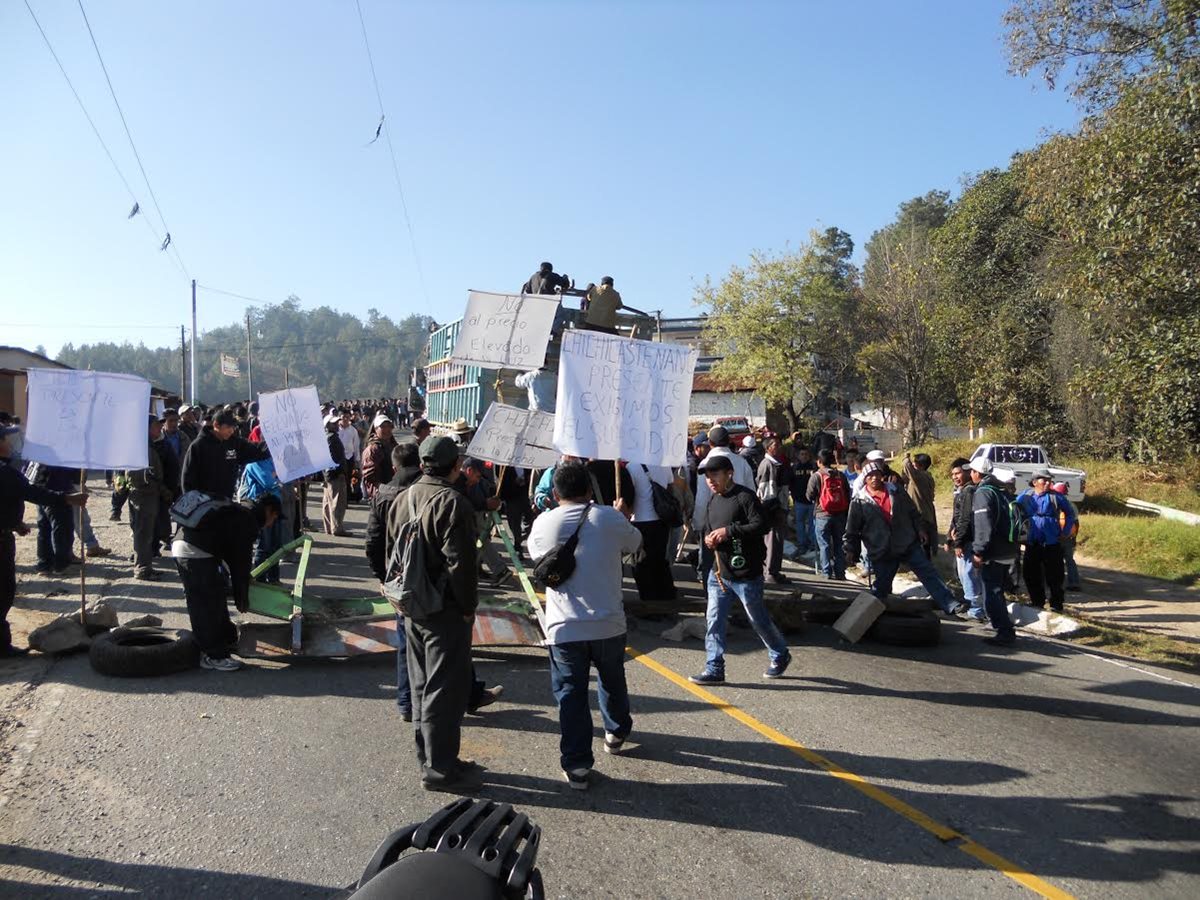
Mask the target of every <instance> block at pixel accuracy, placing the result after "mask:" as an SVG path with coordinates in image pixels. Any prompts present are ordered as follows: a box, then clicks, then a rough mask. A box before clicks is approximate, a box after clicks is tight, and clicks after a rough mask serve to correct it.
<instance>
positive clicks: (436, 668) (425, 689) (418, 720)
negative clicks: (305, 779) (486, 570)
mask: <svg viewBox="0 0 1200 900" xmlns="http://www.w3.org/2000/svg"><path fill="white" fill-rule="evenodd" d="M420 456H421V472H422V474H421V477H420V478H418V479H417V480H416V481H415V482H414V483H413V484H412V485H411V486H409V487H408V488H407V489H405V491H404V492H403V493H401V494H399V495H398V496H397V497H396V499H395V500H394V501H393V503H392V508H391V510H390V511H389V513H388V545H389V547H390V545H391V544H392V543H393V542H394V541H395V540H396V538H397V536H398V535H399V534H400V530H401V528H402V527H403V526H404V525H406V524H407V523H408V522H409V521H411V519H412V518H413V517H415V518H416V519H417V520H418V522H419V529H420V536H421V539H422V541H423V543H424V545H425V549H426V554H427V555H426V560H425V562H426V565H427V567H428V570H429V575H430V578H431V580H432V582H433V583H434V584H440V585H442V586H443V587H442V589H441V590H442V596H441V605H440V608H439V609H438V611H437V612H434V613H430V614H429V615H425V616H420V617H417V616H414V615H406V616H405V617H404V622H405V629H404V630H405V640H406V644H405V648H406V650H407V653H408V678H409V685H410V688H411V691H412V721H413V728H414V730H415V737H416V742H417V759H418V760H419V762H420V764H421V770H422V772H421V783H422V785H423V786H424V787H425V789H426V790H430V791H447V792H449V793H459V794H467V793H474V792H475V791H478V790H479V788H480V787H481V786H482V780H481V778H480V775H479V770H478V767H477V766H475V765H474V764H472V763H466V762H464V761H463V760H461V759H459V757H458V751H459V747H460V744H461V737H462V720H463V716H464V715H466V712H467V703H468V700H469V697H470V692H471V631H472V629H473V627H474V623H475V607H476V605H477V604H478V596H477V594H478V586H479V585H478V578H479V570H478V565H479V563H478V560H477V558H476V548H475V514H474V510H473V509H472V507H471V502H470V501H469V500H468V499H467V498H466V497H465V496H463V494H462V493H461V492H459V491H458V490H456V489H455V487H454V482H455V480H456V479H457V478H458V475H459V472H460V471H461V470H462V461H461V460H460V458H459V448H458V444H456V443H455V442H454V441H453V440H452V439H451V438H448V437H428V438H426V439H425V440H424V441H423V442H422V443H421V448H420Z"/></svg>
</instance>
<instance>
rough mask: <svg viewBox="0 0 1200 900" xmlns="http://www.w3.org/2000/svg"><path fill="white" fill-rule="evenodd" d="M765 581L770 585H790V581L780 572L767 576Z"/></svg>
mask: <svg viewBox="0 0 1200 900" xmlns="http://www.w3.org/2000/svg"><path fill="white" fill-rule="evenodd" d="M767 581H769V582H771V584H791V583H792V579H790V578H788V577H787V576H786V575H784V574H783V573H782V572H772V573H770V574H769V575H768V576H767Z"/></svg>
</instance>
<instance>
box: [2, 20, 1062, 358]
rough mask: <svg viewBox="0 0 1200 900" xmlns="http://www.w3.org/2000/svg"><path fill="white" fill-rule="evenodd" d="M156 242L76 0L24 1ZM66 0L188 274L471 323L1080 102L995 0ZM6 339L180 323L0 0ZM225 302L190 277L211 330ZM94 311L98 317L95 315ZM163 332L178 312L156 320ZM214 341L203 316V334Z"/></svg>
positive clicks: (868, 209)
mask: <svg viewBox="0 0 1200 900" xmlns="http://www.w3.org/2000/svg"><path fill="white" fill-rule="evenodd" d="M29 2H30V4H31V5H32V7H33V9H34V11H35V12H36V13H37V16H38V18H39V20H40V21H41V23H42V26H43V27H44V28H45V29H46V32H47V34H48V36H49V38H50V40H51V42H52V43H53V44H54V47H55V50H56V51H57V52H58V55H59V57H60V59H61V60H62V62H63V65H64V66H65V67H66V69H67V72H68V74H69V75H70V76H71V78H72V80H73V82H74V83H75V86H76V89H77V90H78V91H79V93H80V95H81V97H82V98H83V101H84V103H85V105H86V106H87V108H88V111H89V112H90V113H91V115H92V117H93V119H94V120H95V121H96V124H97V126H98V128H99V129H100V132H101V133H102V134H103V136H104V138H105V141H106V142H107V143H108V146H109V148H110V149H111V150H112V152H113V155H114V156H115V158H116V160H117V162H118V164H119V166H120V168H121V170H122V171H123V173H124V175H125V177H126V178H127V179H128V180H129V182H130V184H131V185H132V186H133V188H134V191H135V193H136V196H137V199H138V201H139V202H140V204H141V208H142V210H143V214H144V215H146V216H147V217H148V218H149V221H150V222H151V224H153V225H154V227H155V229H157V230H158V231H160V232H161V230H162V228H161V224H160V223H159V221H158V216H157V213H156V212H155V210H154V204H153V202H152V201H151V199H150V196H149V194H148V193H147V191H146V189H145V187H144V185H143V184H142V181H141V176H140V174H139V172H138V169H137V165H136V163H135V161H134V158H133V154H132V152H131V150H130V148H129V144H128V142H127V140H126V138H125V135H124V132H123V131H122V128H121V124H120V120H119V118H118V116H117V113H116V110H115V107H114V105H113V102H112V99H111V97H110V96H109V94H108V89H107V87H106V85H105V82H104V77H103V74H102V72H101V70H100V67H99V63H98V62H97V60H96V56H95V52H94V50H93V49H92V46H91V43H90V40H89V38H88V34H87V30H86V28H85V26H84V22H83V18H82V16H81V15H80V11H79V7H78V5H77V4H76V3H75V2H70V0H29ZM362 3H363V6H362V9H363V14H364V17H365V19H366V23H367V29H368V34H369V37H370V39H371V47H372V51H373V53H374V57H375V64H376V69H377V72H378V76H379V81H380V86H381V89H382V92H383V99H384V103H385V107H386V110H387V113H388V120H387V122H388V127H389V129H390V132H391V137H392V142H393V145H394V147H395V150H396V158H397V162H398V164H399V169H400V174H401V178H402V181H403V185H404V189H405V193H406V196H407V202H408V210H409V213H410V216H411V222H412V227H413V232H414V235H415V242H416V247H417V252H418V254H419V258H420V263H421V269H422V270H423V272H424V284H425V287H424V289H422V285H421V279H420V278H419V276H418V271H417V266H416V264H415V263H414V256H413V251H412V247H411V245H410V242H409V236H408V232H407V230H406V227H405V224H404V219H403V215H402V213H401V208H400V202H399V195H398V192H397V189H396V185H395V181H394V178H393V175H392V168H391V161H390V158H389V156H388V150H387V145H386V143H385V142H384V140H383V139H381V140H380V141H379V142H377V143H375V144H374V145H371V146H365V145H366V144H367V142H368V141H369V140H370V138H371V136H372V135H373V134H374V131H375V127H376V125H377V123H378V118H379V113H378V104H377V101H376V98H375V90H374V87H373V85H372V81H371V73H370V70H369V68H368V64H367V57H366V53H365V50H364V48H363V40H362V33H361V30H360V27H359V21H358V15H357V12H356V10H355V5H354V3H353V0H349V2H347V0H331V2H281V0H275V2H248V0H240V2H224V0H206V2H184V0H172V2H170V3H158V4H151V3H144V2H136V3H135V2H126V0H121V2H117V0H104V2H102V0H90V2H89V0H84V8H85V9H86V10H87V14H88V18H89V19H90V21H91V24H92V28H93V30H94V32H95V34H96V39H97V41H98V42H99V45H100V50H101V52H102V53H103V54H104V60H105V63H106V64H107V66H108V70H109V74H110V75H111V77H112V80H113V84H114V86H115V88H116V92H117V97H118V99H119V100H120V102H121V105H122V107H123V109H124V111H125V116H126V118H127V120H128V122H129V126H130V129H131V131H132V133H133V137H134V140H135V141H136V143H137V148H138V151H139V153H140V155H141V157H142V161H143V163H144V164H145V167H146V171H147V174H148V175H149V178H150V184H151V186H152V187H153V189H154V192H155V194H156V195H157V197H158V200H159V202H160V204H161V206H162V211H163V213H164V215H165V218H166V221H167V223H168V225H169V227H170V230H171V233H172V236H173V239H174V241H175V247H176V249H177V250H178V252H179V255H180V257H181V258H182V261H183V263H184V265H185V266H186V268H187V270H188V272H189V273H190V274H191V275H192V276H193V277H195V278H196V279H197V280H198V281H199V282H200V283H201V284H202V285H209V286H212V287H216V288H220V289H223V290H228V291H233V292H235V293H239V294H245V295H249V296H252V297H255V298H261V299H263V300H266V301H278V300H282V299H284V298H285V297H286V296H287V295H288V294H296V295H298V296H299V297H300V298H301V299H302V301H303V303H304V305H305V306H308V307H311V306H319V305H328V306H332V307H334V308H336V309H340V310H345V311H349V312H353V313H355V314H358V315H365V314H366V311H367V310H368V309H369V308H372V307H374V308H376V309H378V310H380V311H381V312H383V313H385V314H388V315H390V316H392V317H394V318H399V317H402V316H404V315H406V314H408V313H428V314H431V315H433V316H434V317H435V318H437V319H438V320H439V321H443V322H444V321H449V320H451V319H453V318H456V317H457V316H458V315H460V314H461V310H462V308H463V307H464V306H465V303H466V292H467V290H468V289H470V288H479V289H487V290H515V289H517V288H519V286H520V285H521V283H522V282H523V281H524V280H525V278H526V277H527V276H528V275H529V274H530V273H531V272H532V271H533V270H534V269H535V268H536V267H537V264H538V262H539V261H540V260H542V259H549V260H552V261H553V262H554V264H555V266H556V268H557V269H558V270H559V271H560V272H562V271H565V272H566V273H568V274H569V275H571V276H573V277H575V278H576V279H577V281H578V282H579V283H580V284H584V283H586V282H587V281H590V280H595V281H598V280H599V278H600V276H601V275H606V274H611V275H613V276H614V278H615V279H616V283H617V287H618V289H620V290H621V291H622V293H623V294H624V296H625V299H626V301H627V302H628V303H630V304H633V305H635V306H637V307H640V308H642V309H662V310H663V311H664V313H665V314H667V315H689V314H692V312H693V309H694V307H693V306H692V296H693V290H694V286H695V284H696V283H697V282H699V281H702V280H703V279H704V277H705V276H706V275H711V276H713V277H714V278H719V277H720V276H721V275H722V274H723V273H724V272H726V271H727V270H728V268H729V266H730V265H733V264H737V263H741V262H744V261H745V260H746V259H747V257H748V254H749V253H750V252H751V251H752V250H755V249H766V250H770V249H775V250H778V249H783V248H785V247H787V246H788V245H791V246H795V245H796V244H797V243H798V242H800V241H803V240H804V239H805V237H806V236H807V234H808V232H809V230H810V229H812V228H814V227H828V226H831V225H836V226H838V227H840V228H843V229H845V230H847V231H848V232H850V234H851V235H852V236H853V238H854V241H855V244H856V245H857V246H858V247H859V248H860V250H861V247H862V246H863V245H864V244H865V243H866V240H867V238H868V237H869V236H870V235H871V233H872V232H873V231H875V230H876V229H877V228H879V227H881V226H883V225H885V224H887V223H888V222H889V221H890V220H891V219H892V217H893V216H894V214H895V211H896V207H897V205H898V204H899V203H900V202H902V201H903V200H905V199H908V198H909V197H912V196H915V195H917V194H922V193H924V192H925V191H927V190H930V189H932V188H941V189H945V190H950V191H956V190H957V188H958V186H959V182H960V179H961V178H962V177H963V176H964V175H966V174H969V173H972V172H976V171H979V170H981V169H985V168H988V167H991V166H997V165H1004V164H1006V162H1007V160H1008V159H1009V158H1010V156H1011V155H1012V153H1013V152H1015V151H1017V150H1021V149H1024V148H1027V147H1030V146H1033V145H1035V144H1036V143H1037V142H1038V141H1039V139H1040V138H1041V136H1042V135H1043V134H1044V133H1045V132H1046V131H1047V130H1056V129H1068V128H1071V127H1073V126H1074V124H1075V123H1076V121H1077V119H1078V115H1077V112H1076V110H1075V109H1074V108H1073V107H1072V106H1071V105H1070V104H1069V102H1068V100H1067V98H1066V97H1065V96H1064V95H1063V94H1062V93H1061V92H1059V93H1051V92H1048V91H1047V90H1046V89H1045V88H1044V87H1042V86H1041V85H1040V84H1035V83H1034V82H1033V81H1030V80H1021V79H1018V78H1014V77H1012V76H1009V75H1008V74H1007V71H1006V68H1007V67H1006V63H1005V58H1004V53H1003V47H1002V34H1001V28H1000V16H1001V14H1002V12H1003V10H1004V8H1005V7H1006V5H1007V4H1006V3H1005V2H993V0H970V2H962V0H937V2H935V0H928V2H921V0H914V2H911V3H895V2H863V3H845V4H836V3H826V2H806V0H795V2H790V3H728V2H695V0H691V2H684V0H677V2H620V3H617V2H588V3H584V2H570V0H559V2H510V3H506V2H491V3H482V2H477V3H476V2H457V3H436V4H434V3H427V4H415V3H400V2H394V3H393V2H380V0H362ZM0 85H2V86H3V89H2V90H0V123H2V133H3V135H4V139H3V140H2V141H0V186H2V190H3V197H4V201H5V202H4V210H5V214H4V215H3V216H2V217H0V309H2V312H0V344H20V345H24V346H28V347H31V348H32V347H33V346H34V345H36V344H39V343H40V344H44V345H45V346H46V347H47V348H48V349H49V350H50V352H51V353H52V354H53V353H54V352H56V351H57V349H58V347H59V346H61V345H62V344H63V343H65V342H67V341H72V342H74V343H76V344H78V343H82V342H91V341H98V340H123V339H130V340H133V341H135V342H136V341H139V340H142V341H145V342H146V343H147V344H148V345H151V346H157V345H169V344H172V343H174V344H177V343H178V339H179V325H180V324H184V323H188V324H189V327H190V323H189V321H188V320H189V319H190V287H189V282H188V280H187V278H186V277H185V275H184V274H183V273H182V272H181V271H180V270H179V268H178V267H177V265H176V264H173V263H172V262H171V260H170V259H169V258H168V254H166V253H160V252H159V250H158V247H157V244H156V240H155V237H154V235H153V234H152V233H151V230H150V229H148V228H147V227H146V224H145V223H144V222H139V221H128V220H127V219H126V213H127V212H128V211H129V208H130V206H131V205H132V202H131V201H130V199H129V195H128V193H127V191H126V189H125V188H124V187H123V186H122V184H121V181H120V179H119V178H118V176H117V175H116V173H115V172H114V171H113V168H112V166H111V164H110V163H109V162H108V160H107V158H106V157H105V155H104V151H103V150H102V149H101V147H100V145H99V143H98V142H97V141H96V138H95V137H94V135H93V134H92V133H91V130H90V129H89V127H88V125H87V122H86V120H85V119H84V117H83V115H82V113H81V112H80V111H79V108H78V107H77V105H76V103H75V101H74V99H73V98H72V96H71V94H70V91H69V89H68V87H67V85H66V83H65V82H64V81H63V78H62V76H61V74H60V73H59V71H58V69H57V67H56V66H55V64H54V61H53V59H52V57H51V56H50V53H49V51H48V50H47V49H46V47H45V45H44V43H43V42H42V38H41V36H40V35H39V34H38V31H37V29H36V27H35V25H34V23H33V20H32V19H31V18H30V16H29V13H28V12H27V10H26V8H25V6H24V3H23V2H15V0H14V2H9V3H4V4H0ZM246 305H247V304H246V303H245V302H244V301H242V300H239V299H236V298H231V297H226V296H221V295H218V294H212V293H206V292H204V291H201V293H200V316H199V328H200V331H201V334H202V335H203V332H204V331H205V329H207V328H213V327H216V326H220V325H225V324H228V323H230V322H233V321H237V320H239V319H240V318H241V317H242V315H243V313H244V309H245V307H246ZM98 326H104V327H98ZM172 329H173V330H172ZM201 339H202V340H203V337H202V338H201Z"/></svg>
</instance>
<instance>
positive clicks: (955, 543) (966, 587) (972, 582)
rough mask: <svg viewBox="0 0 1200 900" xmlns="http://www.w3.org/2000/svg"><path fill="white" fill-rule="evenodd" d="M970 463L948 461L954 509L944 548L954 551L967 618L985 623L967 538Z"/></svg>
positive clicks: (970, 526)
mask: <svg viewBox="0 0 1200 900" xmlns="http://www.w3.org/2000/svg"><path fill="white" fill-rule="evenodd" d="M969 466H970V463H969V462H968V461H967V460H966V459H964V458H963V457H961V456H960V457H959V458H958V459H956V460H954V462H952V463H950V480H951V481H953V482H954V512H953V514H952V515H951V519H950V527H949V528H948V529H947V530H946V549H947V550H949V551H950V552H951V553H953V554H954V564H955V567H956V568H957V570H958V580H959V582H960V583H961V584H962V589H963V600H965V601H966V602H967V603H968V604H970V607H971V608H970V610H968V611H967V617H968V618H971V619H974V620H975V621H976V622H986V621H987V612H986V611H985V610H984V608H983V579H982V577H981V576H980V574H979V570H978V569H977V568H975V565H974V563H972V562H971V541H972V539H973V537H974V532H975V529H974V527H973V523H972V519H973V518H974V513H973V509H974V507H973V505H972V504H973V502H974V500H975V485H974V484H973V483H972V481H971V474H970V468H969Z"/></svg>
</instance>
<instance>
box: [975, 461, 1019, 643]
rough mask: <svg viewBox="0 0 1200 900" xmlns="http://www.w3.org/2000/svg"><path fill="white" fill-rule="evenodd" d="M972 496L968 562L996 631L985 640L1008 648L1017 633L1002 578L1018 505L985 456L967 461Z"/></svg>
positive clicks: (1012, 549) (1012, 547) (1013, 546)
mask: <svg viewBox="0 0 1200 900" xmlns="http://www.w3.org/2000/svg"><path fill="white" fill-rule="evenodd" d="M969 465H970V471H971V481H972V482H973V483H974V485H975V495H974V496H973V497H972V498H971V525H972V529H973V535H972V539H971V562H972V564H973V565H974V566H975V568H976V569H978V570H979V574H980V576H981V577H982V579H983V605H984V609H985V610H986V611H987V616H988V619H989V620H990V621H991V623H992V627H993V628H995V629H996V633H995V634H994V635H991V636H990V637H985V638H984V639H983V640H984V643H986V644H993V645H995V646H1000V647H1008V646H1011V645H1012V644H1015V643H1016V642H1017V632H1016V629H1015V628H1014V627H1013V623H1012V619H1010V618H1009V615H1008V604H1007V603H1006V602H1005V599H1004V578H1005V576H1006V575H1007V574H1008V570H1009V568H1010V567H1011V566H1012V564H1013V563H1014V562H1016V559H1017V526H1018V522H1017V520H1018V519H1019V517H1020V512H1019V510H1020V507H1019V506H1018V505H1017V504H1016V502H1015V501H1011V500H1010V498H1009V495H1008V492H1007V491H1005V489H1004V485H1003V484H1001V483H1000V481H999V480H997V478H996V476H995V475H993V474H992V462H991V460H989V459H988V458H987V457H986V456H984V457H979V458H977V459H973V460H971V462H970V464H969Z"/></svg>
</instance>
